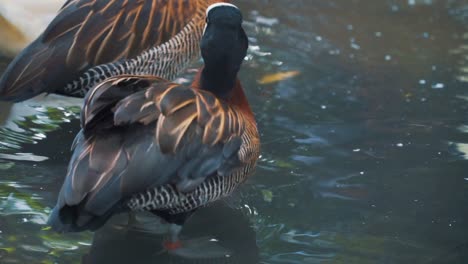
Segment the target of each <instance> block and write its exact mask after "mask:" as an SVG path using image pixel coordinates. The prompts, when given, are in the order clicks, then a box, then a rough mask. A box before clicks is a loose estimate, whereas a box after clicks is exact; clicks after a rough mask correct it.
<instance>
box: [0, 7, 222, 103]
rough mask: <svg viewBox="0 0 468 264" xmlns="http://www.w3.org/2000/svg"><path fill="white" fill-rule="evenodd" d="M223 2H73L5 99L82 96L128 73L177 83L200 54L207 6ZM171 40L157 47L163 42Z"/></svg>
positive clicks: (9, 75)
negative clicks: (43, 95) (49, 95)
mask: <svg viewBox="0 0 468 264" xmlns="http://www.w3.org/2000/svg"><path fill="white" fill-rule="evenodd" d="M216 2H227V1H223V0H221V1H220V0H171V1H165V0H145V1H136V0H132V1H120V0H69V1H67V2H66V3H65V5H64V6H63V7H62V8H61V9H60V11H59V13H58V15H57V16H56V17H55V18H54V19H53V20H52V22H51V23H50V24H49V25H48V27H47V28H46V30H45V31H44V32H43V33H42V34H41V35H40V36H39V37H38V38H37V39H36V40H35V41H34V42H32V43H31V44H30V45H29V46H27V47H26V48H25V49H24V50H23V51H22V52H21V53H20V54H19V55H18V56H17V57H16V58H15V59H14V60H13V61H12V62H11V63H10V65H9V66H8V68H7V69H6V71H5V72H4V74H3V76H2V78H1V79H0V99H1V100H8V101H22V100H26V99H29V98H31V97H34V96H35V95H38V94H40V93H43V92H46V93H59V94H63V95H69V96H75V97H83V96H84V95H85V93H86V92H87V91H88V90H89V89H90V88H91V87H92V86H94V85H95V84H96V83H99V82H101V81H103V80H104V79H105V78H108V77H112V76H116V75H121V74H137V75H141V74H147V75H148V74H149V75H156V76H160V77H163V78H166V79H170V80H171V79H173V78H174V77H175V76H176V74H177V73H179V72H180V71H181V70H183V69H184V68H185V67H186V66H187V65H188V63H190V62H191V61H192V60H193V59H195V58H198V56H199V46H198V45H199V40H200V38H201V35H202V32H203V27H204V12H205V10H206V8H207V7H208V6H209V5H210V4H213V3H216ZM162 43H165V44H164V45H161V46H159V47H158V45H160V44H162Z"/></svg>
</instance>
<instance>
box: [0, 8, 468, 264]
mask: <svg viewBox="0 0 468 264" xmlns="http://www.w3.org/2000/svg"><path fill="white" fill-rule="evenodd" d="M236 3H237V4H238V5H239V6H240V8H241V9H242V10H243V12H244V16H245V20H246V22H245V28H246V31H247V33H248V35H249V36H250V42H251V47H250V50H249V55H248V57H247V60H246V62H245V64H244V67H243V70H242V73H241V77H242V81H243V83H244V86H245V89H246V92H247V94H248V97H249V100H250V102H251V105H252V107H253V110H254V112H255V114H256V117H257V120H258V124H259V129H260V131H261V137H262V142H263V145H262V156H261V160H260V162H259V166H258V169H257V172H256V174H255V176H254V177H252V179H251V180H250V181H249V182H248V183H247V184H246V186H244V187H243V188H242V190H240V192H238V193H237V194H236V195H235V196H234V197H233V198H231V199H228V200H227V201H224V202H223V203H220V204H217V205H215V206H213V207H209V208H205V209H203V210H202V211H201V212H200V213H198V214H196V215H195V216H194V218H193V219H192V220H191V221H190V222H189V223H188V224H187V225H188V227H187V228H186V231H185V232H186V235H187V236H196V235H204V234H209V235H213V236H216V237H218V238H220V240H221V241H222V243H224V244H223V245H224V246H226V247H228V248H230V249H231V250H232V251H233V252H234V253H233V257H231V259H218V260H210V261H204V260H199V261H198V262H193V263H259V262H260V263H292V264H295V263H360V264H361V263H468V236H467V235H468V208H467V205H468V163H467V159H468V111H467V107H468V103H467V100H468V90H467V88H468V83H467V82H468V59H467V58H468V2H466V1H461V0H446V1H443V0H405V1H403V0H378V1H377V0H334V1H321V0H271V1H268V0H259V1H247V0H242V1H236ZM7 61H8V60H7V59H3V61H2V63H0V65H1V67H4V65H5V64H6V62H7ZM194 67H195V66H194ZM288 72H289V73H291V72H295V73H296V74H290V75H291V76H290V77H291V78H286V79H284V78H283V80H281V81H278V80H279V79H282V78H277V79H278V80H276V81H275V78H272V74H277V73H288ZM297 73H299V74H298V75H297ZM265 76H266V77H267V78H265ZM273 76H275V75H273ZM283 76H287V74H283ZM184 77H186V78H189V79H190V78H192V77H193V73H187V74H186V75H185V76H184ZM268 77H270V78H268ZM79 106H80V100H75V99H67V98H63V97H49V98H45V99H44V98H39V99H35V100H32V101H28V102H25V103H21V104H17V105H14V106H5V105H2V106H1V107H2V110H1V114H0V117H1V118H2V120H1V122H2V123H3V125H2V128H1V129H0V215H1V217H0V263H27V262H31V263H108V262H110V263H192V262H188V261H187V260H184V259H178V258H176V257H173V256H168V255H167V254H166V255H165V254H158V252H159V251H160V241H161V236H159V235H156V234H155V233H156V232H149V231H146V232H140V231H135V230H128V229H126V227H125V225H121V224H118V223H117V224H110V225H108V226H106V228H104V229H103V230H101V231H99V232H97V233H95V234H93V233H90V232H85V233H80V234H72V235H68V234H67V235H60V234H55V233H53V232H51V231H50V230H48V228H47V227H46V226H45V225H44V224H45V221H46V218H47V214H48V213H49V211H50V208H51V207H52V206H53V205H54V203H55V198H56V195H57V193H58V190H59V188H60V185H61V182H62V181H63V177H64V175H65V172H66V167H67V162H68V159H69V156H70V151H69V148H70V144H71V142H72V140H73V137H74V135H75V134H76V132H77V131H78V130H79V124H78V120H77V118H78V116H79ZM148 221H149V222H151V220H148Z"/></svg>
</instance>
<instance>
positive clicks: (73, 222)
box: [50, 77, 258, 231]
mask: <svg viewBox="0 0 468 264" xmlns="http://www.w3.org/2000/svg"><path fill="white" fill-rule="evenodd" d="M155 81H156V82H155ZM145 87H146V88H145ZM125 93H127V94H125ZM246 120H248V119H246V118H245V117H244V116H243V113H242V111H240V110H239V109H236V108H235V107H233V106H230V105H228V104H227V103H225V102H223V101H220V100H218V99H217V98H216V97H215V96H214V95H212V94H211V93H209V92H205V91H201V90H194V89H192V88H189V87H185V86H181V85H178V84H173V83H169V82H162V81H161V80H158V79H155V78H154V77H145V78H141V77H119V78H111V79H109V80H107V81H106V82H104V83H102V84H100V85H99V86H97V87H96V88H94V89H93V90H91V91H90V92H89V93H88V96H87V98H86V99H85V105H84V107H83V110H82V126H83V130H82V132H80V134H79V135H78V136H77V139H76V142H75V144H74V154H73V157H72V159H71V162H70V165H69V171H68V174H67V176H66V180H65V183H64V185H63V187H62V190H61V192H60V194H59V198H58V203H57V206H56V208H55V209H54V213H53V214H52V216H51V218H50V223H51V225H52V226H53V227H54V228H55V229H56V230H62V231H80V230H83V229H95V228H97V227H99V226H100V225H102V223H103V219H106V217H107V216H108V215H110V214H111V212H115V211H116V210H117V211H118V210H119V209H116V208H119V206H120V210H122V208H124V207H125V205H126V202H128V201H129V199H130V198H132V197H134V196H135V195H137V194H142V193H144V192H146V191H148V190H150V189H151V188H157V187H161V186H163V187H164V186H167V188H168V189H170V190H172V195H175V196H177V195H189V194H190V193H192V192H193V191H194V190H195V189H197V188H198V187H199V186H201V185H202V184H203V182H205V181H206V180H207V179H209V178H213V177H228V176H232V175H234V174H236V173H237V174H236V175H241V174H247V173H248V169H250V168H251V167H253V163H255V160H256V158H257V157H258V144H254V143H252V141H251V140H249V141H248V143H249V144H246V143H247V141H246V140H245V136H246V135H247V134H246V133H252V132H249V131H251V130H252V127H251V126H253V125H254V124H250V123H248V122H247V121H246ZM246 122H247V123H246ZM254 133H256V129H255V131H254ZM247 136H250V135H247ZM257 143H258V140H257ZM247 145H248V146H247ZM247 167H248V168H247ZM246 168H247V169H246ZM168 193H169V192H168ZM219 196H220V195H218V197H219ZM172 198H174V197H168V199H167V201H166V202H167V203H166V204H160V206H161V207H160V209H163V208H164V209H171V207H172V206H175V204H171V201H174V199H172ZM171 199H172V200H171ZM176 200H177V199H176ZM208 200H209V198H207V201H208ZM122 206H123V207H122ZM181 206H182V205H181ZM184 206H185V205H184ZM191 209H194V208H191ZM123 210H125V208H124V209H123Z"/></svg>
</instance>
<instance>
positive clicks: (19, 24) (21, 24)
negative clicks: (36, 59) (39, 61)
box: [0, 0, 65, 57]
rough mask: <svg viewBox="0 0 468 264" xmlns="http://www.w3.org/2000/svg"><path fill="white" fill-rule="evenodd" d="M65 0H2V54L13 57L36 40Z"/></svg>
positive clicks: (0, 37)
mask: <svg viewBox="0 0 468 264" xmlns="http://www.w3.org/2000/svg"><path fill="white" fill-rule="evenodd" d="M64 3H65V0H41V1H30V0H2V2H1V3H0V54H2V55H4V56H7V57H13V56H15V55H16V54H18V53H19V52H20V51H21V50H22V49H23V48H24V47H26V45H28V44H29V43H30V42H32V41H33V40H34V39H36V38H37V37H38V36H39V34H40V33H41V32H42V31H43V30H44V29H45V28H46V27H47V25H48V24H49V23H50V21H52V19H53V18H54V16H55V15H56V14H57V11H58V10H59V9H60V7H61V6H62V5H63V4H64Z"/></svg>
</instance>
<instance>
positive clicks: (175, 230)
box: [163, 213, 231, 259]
mask: <svg viewBox="0 0 468 264" xmlns="http://www.w3.org/2000/svg"><path fill="white" fill-rule="evenodd" d="M190 214H191V213H188V214H187V215H184V217H181V216H180V215H179V216H175V217H176V218H173V219H172V220H175V219H177V220H179V221H176V222H177V223H174V222H172V224H171V226H170V228H169V234H168V238H167V239H166V241H165V242H164V243H163V246H164V249H165V250H167V252H168V253H170V254H172V255H176V256H179V257H184V258H188V259H213V258H226V257H229V256H230V255H231V251H230V250H228V249H226V248H224V247H222V246H221V245H220V244H219V241H218V240H217V239H215V238H213V237H200V238H192V239H186V240H185V239H184V240H181V239H180V232H181V231H182V224H183V223H184V222H185V220H186V219H187V218H188V216H190ZM182 219H183V221H180V220H182Z"/></svg>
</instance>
